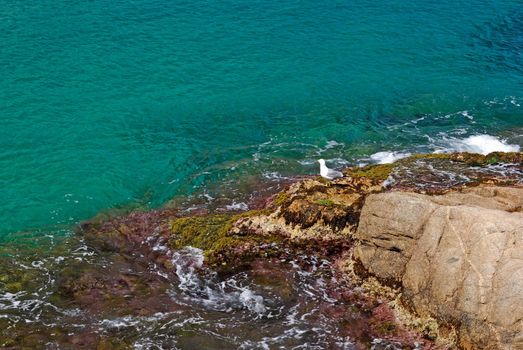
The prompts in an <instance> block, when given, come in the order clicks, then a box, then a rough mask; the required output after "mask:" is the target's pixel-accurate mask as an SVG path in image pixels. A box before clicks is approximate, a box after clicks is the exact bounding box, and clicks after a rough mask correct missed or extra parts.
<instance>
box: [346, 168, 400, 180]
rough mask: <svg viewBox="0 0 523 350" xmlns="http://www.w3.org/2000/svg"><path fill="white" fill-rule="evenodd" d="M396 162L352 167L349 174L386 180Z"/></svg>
mask: <svg viewBox="0 0 523 350" xmlns="http://www.w3.org/2000/svg"><path fill="white" fill-rule="evenodd" d="M394 166H395V165H394V164H377V165H367V166H365V167H362V168H351V169H349V171H348V172H347V175H349V176H352V177H355V178H360V177H366V178H368V179H370V180H376V181H384V180H385V179H387V178H388V177H389V175H390V173H391V172H392V170H393V169H394Z"/></svg>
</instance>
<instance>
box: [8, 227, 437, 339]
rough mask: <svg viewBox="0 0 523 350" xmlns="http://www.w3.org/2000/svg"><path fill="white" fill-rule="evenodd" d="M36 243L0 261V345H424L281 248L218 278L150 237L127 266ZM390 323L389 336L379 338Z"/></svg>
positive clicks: (114, 256) (116, 257) (124, 261)
mask: <svg viewBox="0 0 523 350" xmlns="http://www.w3.org/2000/svg"><path fill="white" fill-rule="evenodd" d="M44 245H46V246H47V250H45V251H43V252H40V253H39V254H34V252H33V251H31V250H30V249H29V250H26V249H24V247H23V246H18V248H17V249H14V248H12V250H11V251H10V252H9V254H8V256H2V257H0V259H1V261H2V264H1V265H0V271H1V273H0V276H2V280H1V281H0V325H1V327H0V346H4V347H6V348H11V347H13V348H15V349H16V348H18V347H19V346H25V347H31V348H46V349H68V348H74V349H93V348H97V347H101V348H116V349H119V348H122V349H123V348H125V349H276V348H278V349H326V348H329V349H361V348H368V347H371V346H374V348H375V349H382V348H385V346H389V347H388V349H401V348H404V347H405V346H408V347H409V348H412V349H413V348H418V347H421V346H422V344H424V343H425V344H430V342H427V341H426V340H423V339H420V338H418V337H417V336H415V335H409V334H408V333H405V332H403V333H398V334H400V337H397V336H395V327H397V326H394V325H393V323H391V320H390V319H389V318H384V319H383V318H382V319H380V318H379V317H376V316H375V315H374V313H375V311H374V310H376V309H377V308H378V307H379V305H380V304H379V303H376V302H372V301H370V299H369V298H368V297H365V296H364V295H363V294H362V293H361V292H358V290H357V288H354V286H351V284H350V283H349V281H344V280H339V279H338V278H337V277H336V275H335V274H334V273H333V269H332V262H331V261H329V260H326V259H323V258H319V257H315V256H311V255H307V254H303V253H299V252H298V253H296V252H294V253H292V252H290V251H289V250H288V249H282V254H281V255H280V256H279V257H277V258H271V259H257V260H254V261H253V262H251V263H250V264H249V267H248V268H243V269H240V270H238V271H236V272H232V273H227V274H218V273H217V272H215V271H213V270H211V269H209V268H207V267H204V266H203V265H202V262H203V255H202V252H201V251H200V250H198V249H196V248H191V247H187V248H184V249H182V250H179V251H170V250H169V249H168V248H167V247H165V246H164V245H163V243H162V242H161V241H159V240H157V239H156V238H155V236H150V238H149V239H148V240H147V241H146V242H144V249H143V250H142V249H137V250H135V253H134V254H133V257H132V258H131V257H126V256H124V255H123V254H119V253H107V252H105V253H104V252H101V251H98V250H97V249H93V247H91V246H89V245H86V243H85V242H84V241H83V240H81V239H76V238H74V239H68V240H66V241H62V242H58V241H55V242H50V241H49V240H47V241H42V242H40V246H41V247H43V246H44ZM0 248H2V252H4V253H5V252H6V247H0ZM272 248H276V246H274V247H272ZM147 252H156V253H157V254H165V256H167V257H168V258H169V261H170V262H171V265H169V267H168V268H165V267H163V266H160V265H157V264H156V263H155V260H154V259H151V258H150V257H149V258H145V256H144V255H143V254H146V255H147ZM68 253H69V254H68ZM61 254H64V255H61ZM391 325H392V327H394V328H391V329H392V330H393V331H394V332H393V331H385V332H384V331H383V330H382V329H383V328H384V327H389V328H390V327H391ZM387 329H388V328H387ZM380 332H381V333H380ZM376 334H378V335H381V336H383V337H385V338H388V340H386V339H382V338H381V337H380V336H377V335H376Z"/></svg>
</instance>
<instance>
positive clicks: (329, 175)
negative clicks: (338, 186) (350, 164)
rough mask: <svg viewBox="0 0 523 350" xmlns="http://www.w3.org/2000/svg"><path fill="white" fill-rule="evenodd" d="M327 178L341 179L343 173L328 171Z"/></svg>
mask: <svg viewBox="0 0 523 350" xmlns="http://www.w3.org/2000/svg"><path fill="white" fill-rule="evenodd" d="M327 176H328V177H332V178H337V177H343V173H341V172H340V171H337V170H332V169H329V170H328V171H327Z"/></svg>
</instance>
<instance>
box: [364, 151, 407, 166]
mask: <svg viewBox="0 0 523 350" xmlns="http://www.w3.org/2000/svg"><path fill="white" fill-rule="evenodd" d="M408 156H410V153H408V152H405V153H403V152H389V151H384V152H377V153H374V154H373V155H371V156H370V159H372V160H373V161H374V162H376V163H378V164H388V163H394V162H395V161H397V160H399V159H402V158H406V157H408Z"/></svg>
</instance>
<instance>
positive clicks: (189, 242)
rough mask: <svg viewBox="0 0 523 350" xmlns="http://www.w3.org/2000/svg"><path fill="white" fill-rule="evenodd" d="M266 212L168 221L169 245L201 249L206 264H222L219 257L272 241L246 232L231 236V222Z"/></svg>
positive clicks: (181, 218) (272, 238)
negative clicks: (251, 245)
mask: <svg viewBox="0 0 523 350" xmlns="http://www.w3.org/2000/svg"><path fill="white" fill-rule="evenodd" d="M267 213H268V211H267V210H253V211H247V212H245V213H241V214H209V215H201V216H189V217H179V218H176V219H173V220H171V222H170V229H171V236H170V238H169V246H170V247H171V248H173V249H181V248H183V247H186V246H192V247H195V248H199V249H202V250H203V252H204V257H205V259H206V262H207V263H209V264H211V265H215V264H218V263H219V262H221V263H225V261H222V257H223V256H227V254H222V253H226V252H231V251H234V250H236V249H241V247H243V246H245V245H246V244H247V245H248V244H253V243H254V244H255V243H263V242H275V241H279V240H280V239H281V238H280V239H279V238H278V237H276V236H263V237H262V236H257V235H252V234H248V233H246V232H238V233H232V232H231V229H232V228H233V225H234V223H236V222H237V221H238V220H240V219H242V218H249V217H252V216H255V215H261V214H267Z"/></svg>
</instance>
